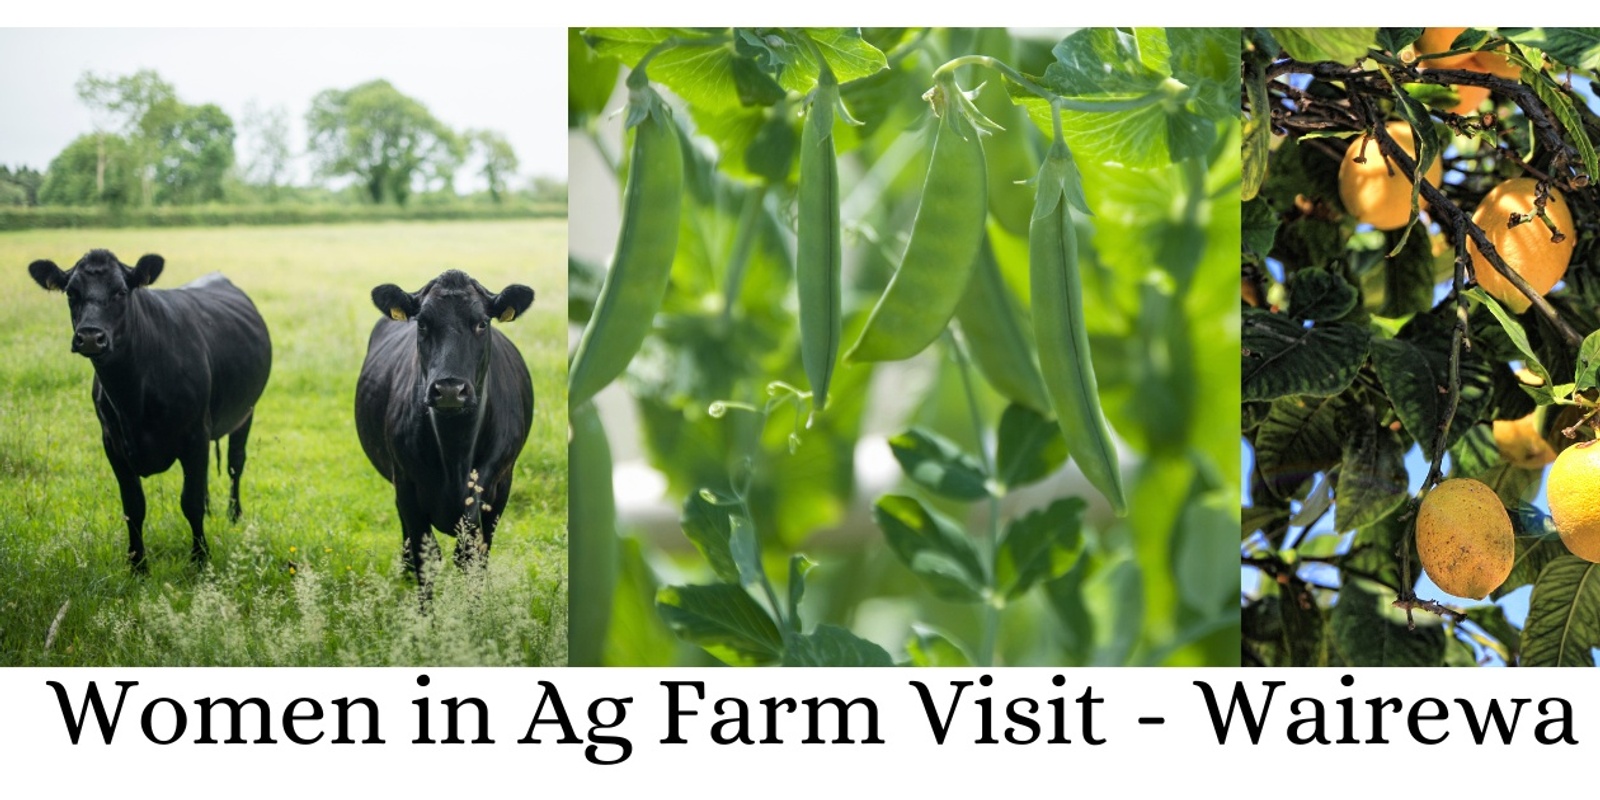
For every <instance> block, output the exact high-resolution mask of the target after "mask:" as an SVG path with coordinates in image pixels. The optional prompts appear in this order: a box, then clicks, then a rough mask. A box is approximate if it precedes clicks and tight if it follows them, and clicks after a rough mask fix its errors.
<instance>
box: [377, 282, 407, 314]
mask: <svg viewBox="0 0 1600 800" xmlns="http://www.w3.org/2000/svg"><path fill="white" fill-rule="evenodd" d="M372 304H373V305H375V306H377V307H378V310H379V311H382V312H383V313H385V314H388V315H389V318H390V319H393V320H398V321H400V322H405V321H406V320H408V319H411V318H412V317H414V316H416V314H417V306H418V303H417V298H416V297H415V296H413V295H410V294H407V293H406V290H404V289H401V288H400V287H398V286H396V285H394V284H392V283H386V284H384V285H382V286H379V287H377V288H375V289H373V290H372Z"/></svg>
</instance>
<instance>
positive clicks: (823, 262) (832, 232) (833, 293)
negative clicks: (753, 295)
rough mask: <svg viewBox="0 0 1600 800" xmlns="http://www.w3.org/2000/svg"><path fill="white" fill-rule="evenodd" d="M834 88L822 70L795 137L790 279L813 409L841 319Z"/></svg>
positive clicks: (820, 398) (827, 378)
mask: <svg viewBox="0 0 1600 800" xmlns="http://www.w3.org/2000/svg"><path fill="white" fill-rule="evenodd" d="M838 104H839V84H838V83H837V82H836V81H835V80H834V77H833V74H832V73H831V72H829V71H828V70H823V71H822V76H821V78H820V80H818V82H817V88H816V92H815V93H814V94H813V95H812V99H811V108H810V109H809V110H808V111H807V112H806V122H805V127H804V129H803V130H802V131H801V132H800V192H799V194H800V197H799V204H798V209H799V219H798V220H797V226H796V227H797V236H798V238H799V245H798V248H797V251H798V255H797V257H796V260H795V276H796V282H797V284H798V287H799V294H800V361H801V363H802V364H804V366H805V370H806V379H807V380H808V381H810V382H811V394H812V400H811V404H812V408H813V409H816V410H821V409H822V408H824V407H825V406H826V405H827V403H828V384H829V383H831V382H832V381H833V370H834V367H835V366H836V362H837V361H838V355H839V339H840V333H839V331H840V328H841V322H840V321H841V319H842V313H843V311H842V301H841V296H842V295H841V292H840V282H841V281H842V278H841V276H840V272H839V269H840V264H841V261H842V259H843V243H842V240H841V239H840V236H839V165H838V162H837V156H836V155H835V153H834V141H833V112H834V108H835V107H836V106H838Z"/></svg>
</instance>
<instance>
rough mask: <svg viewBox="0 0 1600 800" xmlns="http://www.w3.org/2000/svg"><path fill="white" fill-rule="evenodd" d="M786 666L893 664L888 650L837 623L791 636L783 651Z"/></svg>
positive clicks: (881, 665) (890, 665) (876, 665)
mask: <svg viewBox="0 0 1600 800" xmlns="http://www.w3.org/2000/svg"><path fill="white" fill-rule="evenodd" d="M783 665H784V666H786V667H892V666H894V659H891V658H889V653H888V651H886V650H884V649H883V648H882V647H879V646H878V645H876V644H874V643H872V642H869V641H867V640H866V639H863V638H861V637H859V636H857V635H855V634H853V633H851V632H849V631H847V630H845V629H844V628H841V627H839V626H837V625H818V626H817V629H816V630H815V631H812V632H811V633H807V634H802V635H800V636H791V637H790V638H789V643H788V646H787V647H786V648H784V651H783Z"/></svg>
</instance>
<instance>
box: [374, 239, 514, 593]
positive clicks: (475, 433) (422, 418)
mask: <svg viewBox="0 0 1600 800" xmlns="http://www.w3.org/2000/svg"><path fill="white" fill-rule="evenodd" d="M372 302H373V303H374V304H376V305H377V307H378V310H379V311H382V312H383V313H384V315H385V318H383V319H380V320H378V324H377V326H376V327H374V328H373V329H372V336H371V338H370V339H369V340H368V341H367V359H366V362H365V363H363V364H362V366H361V377H360V379H359V380H358V381H357V383H356V432H357V433H358V434H359V435H360V437H361V447H362V449H363V450H365V451H366V453H367V458H368V459H369V460H371V461H372V465H373V466H374V467H376V468H377V469H378V472H379V473H380V474H382V475H383V477H384V478H385V479H387V480H388V481H389V482H390V483H392V484H394V504H395V508H396V510H397V511H398V512H399V515H400V527H401V530H402V533H403V535H404V543H403V547H404V552H405V561H406V567H407V568H408V569H410V570H411V572H412V574H413V575H415V576H417V578H418V580H419V581H420V580H421V578H422V552H423V547H424V542H425V541H426V544H427V546H428V549H429V552H431V553H432V554H434V555H435V556H437V554H438V544H437V541H436V540H435V539H434V536H433V532H432V531H430V530H429V528H430V526H431V527H432V528H433V529H434V530H438V531H440V532H443V533H447V534H450V535H453V536H457V537H458V539H457V542H456V550H455V561H456V563H457V564H458V565H461V566H465V565H466V564H468V563H470V562H473V561H475V560H477V559H479V558H480V557H482V556H487V554H488V552H489V547H490V545H491V544H492V543H493V541H494V530H495V527H496V526H497V525H498V524H499V522H500V515H501V513H503V512H504V511H505V503H506V498H507V497H508V496H509V495H510V494H511V470H512V467H513V466H515V465H516V462H517V455H518V454H519V453H521V452H522V445H523V443H524V442H526V441H527V439H528V430H529V428H530V427H531V426H532V424H533V381H532V379H531V378H530V377H529V376H528V368H527V365H526V364H524V363H523V361H522V354H521V353H520V352H518V351H517V348H516V345H513V344H512V343H511V340H510V339H507V338H506V337H505V335H504V334H502V333H500V331H498V330H495V329H494V327H493V326H492V325H491V323H492V322H494V321H499V322H510V321H512V320H514V319H516V318H517V317H519V316H521V315H522V314H523V312H525V311H527V310H528V306H529V305H531V304H532V303H533V290H532V289H530V288H528V287H526V286H523V285H521V284H512V285H510V286H507V287H506V288H505V290H504V291H502V292H500V293H499V294H493V293H491V292H489V290H487V289H485V288H483V286H482V285H481V284H479V283H478V282H477V281H475V280H473V279H472V278H471V277H470V276H468V275H467V274H466V273H464V272H460V271H458V270H450V271H448V272H445V273H444V274H443V275H440V276H439V277H437V278H435V279H434V280H432V281H429V282H428V284H427V285H426V286H424V287H422V289H421V290H419V291H417V292H415V293H407V292H405V291H404V290H402V289H401V288H400V287H398V286H395V285H394V284H384V285H382V286H379V287H377V288H375V289H373V290H372Z"/></svg>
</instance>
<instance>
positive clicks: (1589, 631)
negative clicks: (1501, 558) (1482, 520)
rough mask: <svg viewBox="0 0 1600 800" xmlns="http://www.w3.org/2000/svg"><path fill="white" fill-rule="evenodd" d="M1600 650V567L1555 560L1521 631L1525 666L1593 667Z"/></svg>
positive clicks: (1535, 589) (1575, 559)
mask: <svg viewBox="0 0 1600 800" xmlns="http://www.w3.org/2000/svg"><path fill="white" fill-rule="evenodd" d="M1595 647H1600V564H1595V563H1592V562H1589V561H1585V560H1583V559H1581V558H1578V557H1577V556H1572V555H1567V556H1561V557H1559V558H1556V559H1555V560H1554V561H1551V562H1550V563H1549V564H1546V565H1545V567H1544V569H1542V570H1540V571H1539V579H1538V580H1537V581H1535V582H1534V584H1533V598H1532V599H1531V600H1529V601H1528V622H1527V624H1526V625H1525V626H1524V627H1523V629H1522V665H1523V666H1525V667H1592V666H1594V665H1595V663H1594V655H1593V654H1592V653H1590V650H1591V649H1592V648H1595Z"/></svg>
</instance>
